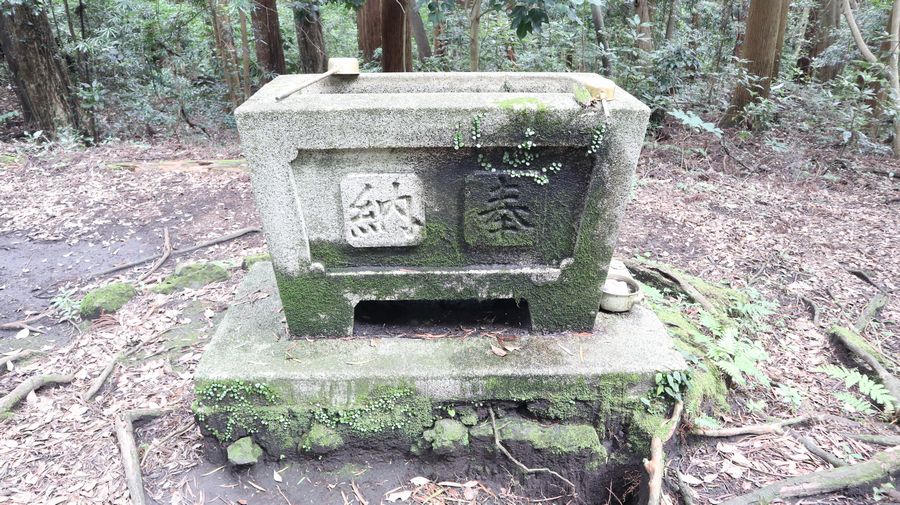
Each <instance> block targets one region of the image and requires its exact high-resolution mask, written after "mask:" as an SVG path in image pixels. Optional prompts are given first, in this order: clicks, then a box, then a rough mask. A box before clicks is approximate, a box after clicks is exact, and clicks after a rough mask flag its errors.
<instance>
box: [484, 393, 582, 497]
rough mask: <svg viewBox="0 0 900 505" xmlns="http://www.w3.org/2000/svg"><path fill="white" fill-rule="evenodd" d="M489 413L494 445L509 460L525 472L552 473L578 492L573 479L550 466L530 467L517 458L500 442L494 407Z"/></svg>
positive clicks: (573, 490) (573, 493) (574, 493)
mask: <svg viewBox="0 0 900 505" xmlns="http://www.w3.org/2000/svg"><path fill="white" fill-rule="evenodd" d="M488 413H490V415H491V427H492V428H493V429H494V446H495V447H496V448H497V450H499V451H500V452H502V453H503V455H504V456H506V457H507V458H509V460H510V461H512V462H513V463H515V465H516V466H517V467H519V469H521V470H522V471H523V472H525V473H548V474H550V475H552V476H554V477H556V478H557V479H559V480H561V481H563V482H565V483H566V484H568V485H569V487H570V488H572V496H575V495H576V494H577V493H576V491H577V488H576V487H575V484H573V483H572V481H570V480H569V479H567V478H565V477H563V476H562V475H560V474H559V473H557V472H555V471H553V470H551V469H549V468H528V467H527V466H525V465H524V464H523V463H522V462H521V461H519V460H517V459H516V458H515V457H514V456H513V455H512V454H511V453H510V452H509V451H508V450H507V449H506V447H503V444H502V443H500V431H499V430H498V429H497V420H496V419H495V417H494V409H493V408H488Z"/></svg>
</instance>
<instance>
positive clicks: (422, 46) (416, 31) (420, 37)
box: [408, 0, 431, 62]
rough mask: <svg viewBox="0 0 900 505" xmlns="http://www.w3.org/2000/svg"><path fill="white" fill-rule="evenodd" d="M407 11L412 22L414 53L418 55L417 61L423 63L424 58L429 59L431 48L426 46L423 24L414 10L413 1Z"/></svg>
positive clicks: (414, 4)
mask: <svg viewBox="0 0 900 505" xmlns="http://www.w3.org/2000/svg"><path fill="white" fill-rule="evenodd" d="M408 9H409V10H410V13H411V14H412V17H411V18H410V20H411V22H412V32H413V36H414V37H415V38H416V52H418V54H419V60H420V61H423V62H424V61H425V59H426V58H431V46H430V45H429V44H428V33H427V32H426V31H425V22H424V21H423V20H422V15H421V14H419V10H418V9H416V2H415V0H410V2H409V7H408Z"/></svg>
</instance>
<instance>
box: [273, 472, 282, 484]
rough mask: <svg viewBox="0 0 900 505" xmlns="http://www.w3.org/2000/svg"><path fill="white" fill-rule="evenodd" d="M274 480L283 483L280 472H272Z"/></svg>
mask: <svg viewBox="0 0 900 505" xmlns="http://www.w3.org/2000/svg"><path fill="white" fill-rule="evenodd" d="M272 478H273V479H275V482H281V481H282V479H281V475H280V474H279V473H278V471H273V472H272Z"/></svg>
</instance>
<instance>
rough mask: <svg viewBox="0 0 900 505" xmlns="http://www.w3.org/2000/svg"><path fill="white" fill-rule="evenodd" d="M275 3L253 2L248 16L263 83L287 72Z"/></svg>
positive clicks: (261, 0) (264, 0) (256, 0)
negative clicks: (274, 75)
mask: <svg viewBox="0 0 900 505" xmlns="http://www.w3.org/2000/svg"><path fill="white" fill-rule="evenodd" d="M276 1H277V0H255V1H254V2H253V4H254V6H253V7H254V8H253V13H252V14H251V16H250V19H251V24H252V25H253V39H254V41H255V46H256V64H257V65H259V70H260V72H261V73H262V82H263V83H265V82H267V81H268V80H269V77H270V76H271V75H272V74H284V73H286V72H287V68H286V65H285V62H284V43H283V42H282V40H281V28H280V27H279V24H278V5H277V4H276Z"/></svg>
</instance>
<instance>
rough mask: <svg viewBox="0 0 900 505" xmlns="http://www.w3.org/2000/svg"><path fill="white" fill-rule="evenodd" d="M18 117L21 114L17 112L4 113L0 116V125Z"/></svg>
mask: <svg viewBox="0 0 900 505" xmlns="http://www.w3.org/2000/svg"><path fill="white" fill-rule="evenodd" d="M20 115H21V114H19V111H17V110H11V111H9V112H4V113H3V114H0V125H2V124H4V123H6V122H7V121H9V120H10V119H13V118H16V117H19V116H20Z"/></svg>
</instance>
